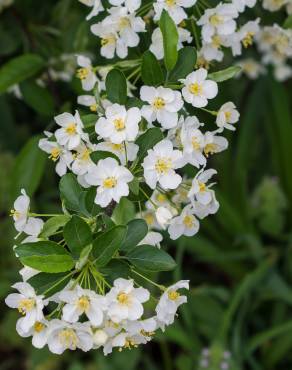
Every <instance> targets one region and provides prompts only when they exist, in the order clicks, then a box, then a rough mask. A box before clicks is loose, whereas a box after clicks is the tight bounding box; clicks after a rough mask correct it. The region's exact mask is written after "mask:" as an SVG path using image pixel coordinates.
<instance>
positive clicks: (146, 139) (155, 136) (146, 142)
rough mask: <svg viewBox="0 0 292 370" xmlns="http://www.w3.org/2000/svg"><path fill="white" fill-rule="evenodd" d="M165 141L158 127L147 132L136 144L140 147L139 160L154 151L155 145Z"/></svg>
mask: <svg viewBox="0 0 292 370" xmlns="http://www.w3.org/2000/svg"><path fill="white" fill-rule="evenodd" d="M163 139H164V137H163V134H162V132H161V130H160V129H159V128H158V127H153V128H150V129H149V130H147V131H146V132H145V133H144V134H143V135H141V136H140V137H139V138H138V139H137V140H136V144H137V145H138V146H139V151H138V158H139V159H140V160H142V159H143V158H144V157H145V155H146V154H147V151H148V150H149V149H152V148H153V147H154V145H155V144H157V143H158V142H159V141H161V140H163Z"/></svg>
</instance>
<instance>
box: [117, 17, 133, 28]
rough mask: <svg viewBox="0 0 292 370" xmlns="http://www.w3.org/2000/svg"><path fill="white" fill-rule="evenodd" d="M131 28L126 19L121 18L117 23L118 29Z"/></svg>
mask: <svg viewBox="0 0 292 370" xmlns="http://www.w3.org/2000/svg"><path fill="white" fill-rule="evenodd" d="M129 27H131V23H130V21H129V18H128V17H122V18H121V19H120V22H119V29H120V30H123V29H125V28H129Z"/></svg>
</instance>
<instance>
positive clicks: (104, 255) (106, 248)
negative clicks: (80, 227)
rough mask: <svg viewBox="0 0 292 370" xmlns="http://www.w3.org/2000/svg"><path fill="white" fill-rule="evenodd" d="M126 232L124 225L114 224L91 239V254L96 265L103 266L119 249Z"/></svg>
mask: <svg viewBox="0 0 292 370" xmlns="http://www.w3.org/2000/svg"><path fill="white" fill-rule="evenodd" d="M126 232H127V227H126V226H115V227H113V228H112V229H110V230H108V231H106V232H105V233H102V234H101V235H99V236H98V237H97V238H96V239H95V240H94V241H93V248H92V254H93V256H94V258H95V263H96V265H97V266H99V267H101V266H105V265H106V264H107V263H108V262H109V261H110V260H111V259H112V257H113V256H114V254H115V253H116V252H117V251H118V250H119V248H120V246H121V244H122V242H123V240H124V238H125V235H126Z"/></svg>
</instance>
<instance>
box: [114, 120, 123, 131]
mask: <svg viewBox="0 0 292 370" xmlns="http://www.w3.org/2000/svg"><path fill="white" fill-rule="evenodd" d="M114 125H115V128H116V130H117V131H122V130H124V128H125V126H126V125H125V121H124V120H123V119H122V118H116V119H115V120H114Z"/></svg>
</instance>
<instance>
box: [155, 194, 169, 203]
mask: <svg viewBox="0 0 292 370" xmlns="http://www.w3.org/2000/svg"><path fill="white" fill-rule="evenodd" d="M156 200H157V201H158V202H159V203H163V202H165V201H166V200H167V198H166V196H165V195H164V194H161V193H159V194H157V196H156Z"/></svg>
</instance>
